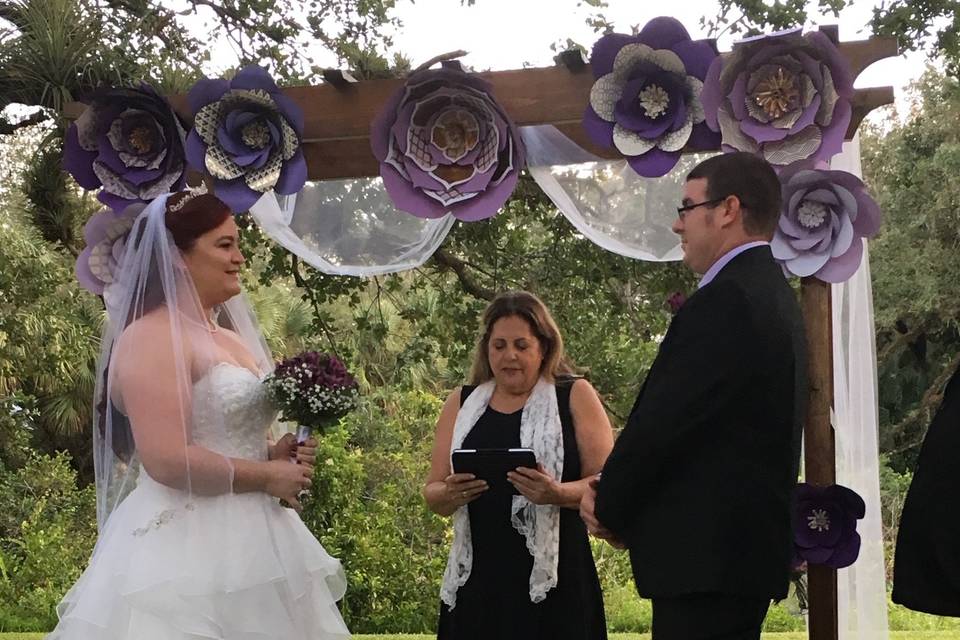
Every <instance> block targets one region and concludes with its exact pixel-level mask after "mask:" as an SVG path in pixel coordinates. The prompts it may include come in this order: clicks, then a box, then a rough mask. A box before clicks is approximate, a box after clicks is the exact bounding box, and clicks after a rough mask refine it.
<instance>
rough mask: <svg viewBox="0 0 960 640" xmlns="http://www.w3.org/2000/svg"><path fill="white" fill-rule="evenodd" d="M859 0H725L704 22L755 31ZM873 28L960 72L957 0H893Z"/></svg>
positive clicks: (719, 30) (723, 29) (714, 28)
mask: <svg viewBox="0 0 960 640" xmlns="http://www.w3.org/2000/svg"><path fill="white" fill-rule="evenodd" d="M852 4H853V0H816V2H814V1H813V0H780V1H778V2H772V3H771V2H761V1H759V0H720V1H719V2H718V3H717V12H716V15H715V16H714V17H712V18H711V17H707V16H704V17H703V18H702V19H701V21H700V23H701V25H702V26H705V27H707V28H708V30H709V32H710V33H711V34H712V35H714V36H717V35H721V34H723V33H727V32H729V33H733V34H745V35H755V34H758V33H764V32H768V31H772V30H779V29H788V28H792V27H795V26H797V25H802V24H804V23H806V22H807V21H808V20H810V19H816V20H817V21H820V19H819V16H820V15H826V16H833V17H834V18H837V17H839V16H840V15H841V12H842V11H843V9H844V8H845V7H847V6H850V5H852ZM864 26H869V28H870V31H871V32H873V33H874V34H875V35H882V36H893V37H895V38H897V42H898V43H899V45H900V48H901V50H902V51H917V50H925V51H927V52H928V53H929V54H930V55H931V56H932V57H940V56H942V57H943V59H944V60H945V61H946V63H947V69H948V72H949V73H950V74H951V75H953V76H954V77H956V76H957V75H958V74H960V2H957V0H892V1H890V2H883V3H880V4H879V6H877V7H875V8H874V9H873V17H872V19H871V20H870V24H869V25H864Z"/></svg>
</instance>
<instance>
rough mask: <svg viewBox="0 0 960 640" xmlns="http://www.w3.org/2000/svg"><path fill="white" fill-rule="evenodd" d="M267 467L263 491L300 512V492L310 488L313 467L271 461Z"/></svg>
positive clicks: (284, 460)
mask: <svg viewBox="0 0 960 640" xmlns="http://www.w3.org/2000/svg"><path fill="white" fill-rule="evenodd" d="M265 464H266V465H267V467H266V474H265V475H266V481H265V482H264V485H263V490H264V491H265V492H267V493H269V494H270V495H271V496H273V497H275V498H281V499H282V500H284V501H286V502H287V503H288V504H289V505H290V506H291V507H293V508H294V509H296V510H297V511H300V509H301V506H300V501H299V500H298V499H297V498H298V496H299V495H300V492H301V491H303V490H304V489H306V488H307V487H309V486H310V483H311V482H312V480H311V478H313V466H311V465H309V464H290V460H288V459H283V460H271V461H269V462H267V463H265Z"/></svg>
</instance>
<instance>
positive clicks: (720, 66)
mask: <svg viewBox="0 0 960 640" xmlns="http://www.w3.org/2000/svg"><path fill="white" fill-rule="evenodd" d="M852 98H853V79H852V77H851V73H850V69H849V64H848V63H847V60H846V59H845V58H844V57H843V55H842V54H841V53H840V52H839V50H838V49H837V47H836V46H835V45H834V44H833V42H831V41H830V38H828V37H827V36H826V35H825V34H823V33H821V32H819V31H813V32H810V33H807V34H805V35H801V33H800V30H793V31H784V32H780V33H775V34H771V35H768V36H762V37H758V38H751V39H748V40H745V41H743V42H741V43H738V44H736V45H735V46H734V47H733V51H732V52H730V54H729V55H728V56H721V57H719V58H717V59H716V60H714V62H713V64H711V65H710V71H709V73H708V74H707V78H706V82H705V83H704V87H703V107H704V110H705V111H706V114H707V123H708V124H709V125H710V128H711V129H713V130H714V131H719V132H720V133H721V134H722V137H723V140H722V148H723V149H724V151H747V152H749V153H755V154H757V155H760V156H762V157H763V158H764V159H766V160H767V161H768V162H770V164H772V165H773V166H774V168H776V169H779V168H781V167H785V166H788V165H791V164H794V163H803V164H804V166H807V167H811V166H814V164H815V163H816V162H817V161H819V160H823V161H827V160H829V159H830V158H831V157H832V156H833V155H835V154H837V153H839V152H840V148H841V146H842V145H843V138H844V136H845V135H846V132H847V126H848V125H849V124H850V114H851V106H850V101H851V99H852Z"/></svg>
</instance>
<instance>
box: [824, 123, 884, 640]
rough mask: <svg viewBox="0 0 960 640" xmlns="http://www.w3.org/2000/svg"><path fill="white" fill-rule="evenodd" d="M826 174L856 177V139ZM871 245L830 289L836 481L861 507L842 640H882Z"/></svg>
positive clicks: (841, 597)
mask: <svg viewBox="0 0 960 640" xmlns="http://www.w3.org/2000/svg"><path fill="white" fill-rule="evenodd" d="M831 168H833V169H839V170H843V171H849V172H850V173H852V174H854V175H856V176H858V177H859V176H861V175H862V171H861V167H860V140H859V136H858V137H855V138H854V139H853V140H852V141H851V142H846V143H844V145H843V152H842V153H840V154H839V155H838V156H836V157H835V158H834V159H833V161H832V162H831ZM868 249H869V247H864V254H863V262H862V263H861V265H860V268H859V269H858V270H857V272H856V273H855V274H854V275H853V277H852V278H850V279H849V280H847V281H846V282H844V283H843V284H835V285H832V287H831V290H832V304H833V318H832V320H833V387H834V393H833V406H834V430H835V442H836V463H837V483H838V484H842V485H844V486H847V487H850V488H851V489H853V490H854V491H856V492H857V493H859V494H860V495H861V496H862V497H863V500H864V502H866V504H867V512H866V516H865V517H864V519H863V520H861V521H860V522H859V523H858V526H857V531H858V532H859V533H860V537H861V540H862V542H861V547H860V557H859V558H858V559H857V561H856V562H855V563H854V564H853V566H851V567H848V568H847V569H841V570H839V571H838V573H837V583H838V584H837V588H838V614H839V628H840V638H841V640H887V638H888V626H887V588H886V571H885V568H884V556H883V525H882V520H881V511H880V458H879V443H878V422H877V356H876V343H875V335H876V334H875V331H874V323H873V290H872V287H871V285H870V261H869V252H868Z"/></svg>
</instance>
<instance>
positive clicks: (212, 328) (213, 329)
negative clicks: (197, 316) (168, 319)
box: [180, 311, 220, 333]
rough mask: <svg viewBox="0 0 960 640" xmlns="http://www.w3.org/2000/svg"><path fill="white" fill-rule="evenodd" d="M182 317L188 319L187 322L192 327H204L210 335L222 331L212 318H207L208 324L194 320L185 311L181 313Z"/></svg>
mask: <svg viewBox="0 0 960 640" xmlns="http://www.w3.org/2000/svg"><path fill="white" fill-rule="evenodd" d="M180 316H181V317H183V318H184V319H186V320H187V322H189V323H190V324H192V325H195V326H198V327H203V328H204V329H206V330H207V331H208V332H209V333H217V332H218V331H220V325H218V324H217V323H216V322H214V321H213V319H211V318H207V321H206V322H200V321H198V320H194V319H193V318H191V317H190V316H188V315H187V314H185V313H184V312H183V311H181V312H180Z"/></svg>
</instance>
